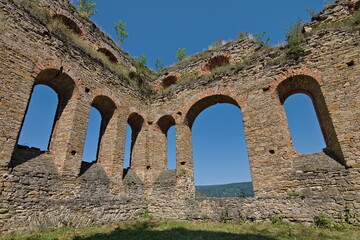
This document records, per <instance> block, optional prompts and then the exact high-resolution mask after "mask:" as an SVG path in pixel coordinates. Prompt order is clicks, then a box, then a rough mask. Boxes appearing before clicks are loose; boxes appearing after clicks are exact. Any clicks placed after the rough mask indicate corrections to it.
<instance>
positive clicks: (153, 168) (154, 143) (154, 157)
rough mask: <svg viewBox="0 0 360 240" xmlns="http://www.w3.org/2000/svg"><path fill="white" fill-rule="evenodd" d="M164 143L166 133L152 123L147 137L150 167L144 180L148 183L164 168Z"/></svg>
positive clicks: (165, 159)
mask: <svg viewBox="0 0 360 240" xmlns="http://www.w3.org/2000/svg"><path fill="white" fill-rule="evenodd" d="M166 143H167V138H166V135H165V134H164V133H163V132H162V131H161V130H160V129H159V128H158V127H157V126H156V125H152V126H151V129H150V132H149V138H148V148H149V167H150V168H149V169H148V170H147V173H146V182H148V183H152V182H154V181H155V180H156V178H157V177H158V176H159V174H160V173H161V172H162V171H164V170H166V163H167V158H166V156H167V154H166V151H167V148H166Z"/></svg>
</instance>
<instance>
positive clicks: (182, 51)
mask: <svg viewBox="0 0 360 240" xmlns="http://www.w3.org/2000/svg"><path fill="white" fill-rule="evenodd" d="M185 56H186V49H185V48H179V49H178V50H177V52H176V56H175V58H176V59H177V60H178V61H179V62H181V61H182V60H183V59H184V58H185Z"/></svg>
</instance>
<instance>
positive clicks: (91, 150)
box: [82, 107, 102, 162]
mask: <svg viewBox="0 0 360 240" xmlns="http://www.w3.org/2000/svg"><path fill="white" fill-rule="evenodd" d="M101 122H102V118H101V114H100V112H99V110H97V109H96V108H94V107H92V108H91V109H90V116H89V122H88V127H87V131H86V138H85V146H84V153H83V156H82V161H83V162H96V160H97V158H98V152H99V141H100V128H101Z"/></svg>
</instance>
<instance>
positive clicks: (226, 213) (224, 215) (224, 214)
mask: <svg viewBox="0 0 360 240" xmlns="http://www.w3.org/2000/svg"><path fill="white" fill-rule="evenodd" d="M229 220H230V217H229V210H228V209H227V208H225V209H224V210H222V211H221V213H220V221H221V222H223V223H227V222H228V221H229Z"/></svg>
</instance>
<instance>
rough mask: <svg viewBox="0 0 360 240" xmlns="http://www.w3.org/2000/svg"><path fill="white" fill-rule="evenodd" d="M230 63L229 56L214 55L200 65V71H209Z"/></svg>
mask: <svg viewBox="0 0 360 240" xmlns="http://www.w3.org/2000/svg"><path fill="white" fill-rule="evenodd" d="M229 63H230V57H229V56H227V55H225V54H220V55H216V56H214V57H212V58H210V59H209V60H208V61H206V62H204V63H203V64H202V65H201V73H202V74H206V73H210V72H211V71H212V70H214V69H215V68H218V67H221V66H224V65H227V64H229Z"/></svg>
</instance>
